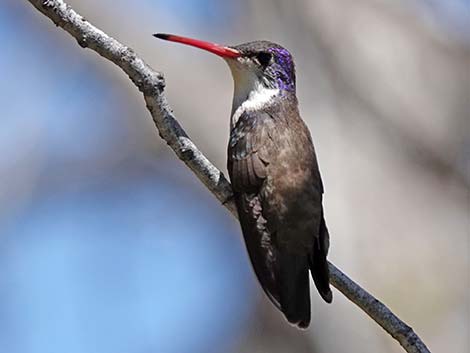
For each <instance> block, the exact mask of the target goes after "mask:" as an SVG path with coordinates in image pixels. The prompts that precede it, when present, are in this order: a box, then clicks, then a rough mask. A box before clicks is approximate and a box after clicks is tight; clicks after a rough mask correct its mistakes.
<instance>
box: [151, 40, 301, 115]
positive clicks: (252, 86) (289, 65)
mask: <svg viewBox="0 0 470 353" xmlns="http://www.w3.org/2000/svg"><path fill="white" fill-rule="evenodd" d="M154 36H155V37H157V38H160V39H165V40H169V41H172V42H178V43H182V44H186V45H191V46H194V47H197V48H200V49H204V50H207V51H209V52H211V53H214V54H216V55H218V56H220V57H222V58H223V59H225V61H226V62H227V64H228V65H229V67H230V70H231V71H232V76H233V79H234V83H235V92H234V109H236V108H237V107H238V106H240V105H241V104H243V102H247V101H251V104H252V105H258V106H259V105H261V104H265V103H267V102H269V100H271V99H272V98H273V97H275V96H277V95H283V94H286V93H293V94H295V67H294V60H293V59H292V55H291V54H290V53H289V51H288V50H287V49H285V48H283V47H282V46H280V45H278V44H275V43H272V42H268V41H255V42H249V43H244V44H240V45H235V46H223V45H219V44H215V43H210V42H204V41H200V40H197V39H191V38H186V37H180V36H175V35H172V34H162V33H158V34H154Z"/></svg>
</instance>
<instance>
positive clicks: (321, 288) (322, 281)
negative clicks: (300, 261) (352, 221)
mask: <svg viewBox="0 0 470 353" xmlns="http://www.w3.org/2000/svg"><path fill="white" fill-rule="evenodd" d="M329 243H330V236H329V234H328V229H327V228H326V223H325V219H322V222H321V224H320V234H319V238H318V241H316V242H315V245H314V247H313V253H312V254H311V256H310V258H309V263H310V271H311V273H312V278H313V282H314V283H315V287H317V289H318V292H319V293H320V295H321V297H322V298H323V299H324V300H325V301H326V302H327V303H331V302H332V301H333V293H332V292H331V289H330V271H329V270H328V261H327V260H326V255H327V254H328V248H329V245H330V244H329Z"/></svg>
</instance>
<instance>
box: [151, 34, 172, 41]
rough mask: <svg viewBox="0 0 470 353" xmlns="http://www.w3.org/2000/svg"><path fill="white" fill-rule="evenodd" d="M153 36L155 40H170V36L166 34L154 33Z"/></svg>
mask: <svg viewBox="0 0 470 353" xmlns="http://www.w3.org/2000/svg"><path fill="white" fill-rule="evenodd" d="M153 36H154V37H155V38H159V39H164V40H168V38H170V35H169V34H166V33H155V34H153Z"/></svg>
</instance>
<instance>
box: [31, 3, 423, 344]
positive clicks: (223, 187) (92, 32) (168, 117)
mask: <svg viewBox="0 0 470 353" xmlns="http://www.w3.org/2000/svg"><path fill="white" fill-rule="evenodd" d="M28 1H29V2H30V3H31V4H33V6H34V7H36V9H38V10H39V11H40V12H41V13H43V14H44V15H45V16H47V17H48V18H50V19H51V20H52V21H53V22H54V23H55V24H56V25H57V26H58V27H61V28H63V29H64V30H66V31H67V32H68V33H70V34H71V35H72V36H73V37H74V38H75V39H76V40H77V42H78V44H79V45H80V46H82V47H84V48H90V49H92V50H94V51H95V52H97V53H98V54H99V55H101V56H103V57H105V58H106V59H108V60H110V61H112V62H113V63H114V64H116V65H117V66H119V67H120V68H121V69H122V70H123V71H124V72H125V73H126V74H127V75H128V76H129V78H130V79H131V80H132V82H134V84H135V85H136V86H137V88H138V89H139V90H140V91H141V92H142V93H143V95H144V99H145V102H146V104H147V108H148V110H149V111H150V114H151V115H152V118H153V121H154V122H155V125H156V126H157V129H158V131H159V134H160V136H161V137H162V138H163V139H164V140H165V141H166V142H167V144H168V145H169V146H170V147H171V148H172V149H173V151H175V153H176V155H177V156H178V158H179V159H180V160H182V161H183V162H184V163H186V165H187V166H188V167H189V169H191V170H192V171H193V172H194V173H195V174H196V176H197V177H198V178H199V179H200V180H201V181H202V182H203V183H204V185H205V186H206V187H207V188H208V189H209V190H210V191H211V192H212V194H214V195H215V197H217V199H218V200H219V201H220V202H221V204H222V205H223V206H225V207H226V208H227V209H228V210H229V211H230V212H231V213H232V214H233V215H234V216H235V217H237V211H236V208H235V205H234V202H233V200H232V195H233V193H232V187H231V185H230V183H229V182H228V181H227V179H226V178H225V176H224V175H223V173H222V172H221V171H220V170H218V169H217V168H216V167H215V166H214V165H213V164H212V163H211V162H210V161H209V160H208V159H207V158H206V157H205V156H204V155H203V154H202V153H201V151H199V149H198V148H197V147H196V145H195V144H194V143H193V142H192V141H191V140H190V138H189V137H188V135H187V134H186V132H185V131H184V130H183V128H182V127H181V125H180V124H179V123H178V121H177V120H176V118H175V116H174V115H173V113H172V110H171V108H170V106H169V105H168V102H167V100H166V97H165V95H164V87H165V81H164V79H163V75H162V74H160V73H158V72H156V71H154V70H153V69H152V68H150V66H148V65H147V64H146V63H145V62H144V61H143V60H142V59H141V58H139V57H138V56H137V55H136V54H135V53H134V51H133V50H132V49H130V48H129V47H126V46H124V45H123V44H121V43H120V42H118V41H117V40H115V39H113V38H111V37H110V36H108V35H107V34H105V33H104V32H103V31H101V30H99V29H98V28H96V27H95V26H93V25H91V24H90V23H89V22H88V21H86V20H85V19H84V18H83V17H82V16H81V15H79V14H78V13H76V12H75V11H74V10H73V9H72V8H71V7H70V6H69V5H67V4H66V3H64V2H63V1H61V0H28ZM330 280H331V283H332V285H333V286H334V287H336V288H337V289H338V290H339V291H340V292H342V293H343V294H344V295H345V296H346V297H347V298H348V299H350V300H351V301H352V302H353V303H355V304H356V305H357V306H359V307H360V308H361V309H362V310H364V312H366V313H367V315H369V316H370V317H371V318H372V319H373V320H375V321H376V322H377V323H378V324H379V325H380V326H382V327H383V328H384V330H385V331H387V332H388V333H389V334H390V335H391V336H392V337H393V338H395V339H396V340H397V341H398V342H400V344H401V345H402V346H403V348H404V349H405V350H406V351H407V352H409V353H429V350H428V349H427V347H426V346H425V344H424V343H423V342H422V341H421V339H420V338H419V337H418V336H417V335H416V333H414V331H413V329H412V328H411V327H409V326H408V325H407V324H405V323H404V322H403V321H401V320H400V319H399V318H398V317H397V316H396V315H395V314H393V313H392V312H391V311H390V309H388V308H387V307H386V306H385V305H384V304H382V303H381V302H380V301H378V300H377V299H376V298H374V297H373V296H372V295H370V294H369V293H367V292H366V291H365V290H364V289H362V288H361V287H360V286H359V285H358V284H356V283H355V282H354V281H352V280H351V279H350V278H349V277H348V276H346V275H345V274H344V273H343V272H341V271H340V270H339V269H338V268H337V267H336V266H334V265H333V264H331V263H330Z"/></svg>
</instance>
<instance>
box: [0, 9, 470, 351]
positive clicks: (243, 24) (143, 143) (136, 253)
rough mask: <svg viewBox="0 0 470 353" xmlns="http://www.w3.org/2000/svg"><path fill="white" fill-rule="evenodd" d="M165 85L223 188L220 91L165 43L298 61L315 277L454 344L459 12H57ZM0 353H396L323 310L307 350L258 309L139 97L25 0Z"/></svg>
mask: <svg viewBox="0 0 470 353" xmlns="http://www.w3.org/2000/svg"><path fill="white" fill-rule="evenodd" d="M69 4H70V5H72V7H73V8H75V9H76V10H77V11H78V12H80V13H81V14H82V15H83V16H84V17H85V18H86V19H87V20H90V21H91V22H92V23H94V24H95V25H97V26H98V27H99V28H101V29H102V30H104V31H105V32H107V33H108V34H109V35H111V36H113V37H115V38H116V39H118V40H120V41H121V42H123V43H124V44H126V45H129V46H131V47H132V48H133V49H134V50H136V52H137V53H138V54H139V55H141V56H142V57H143V58H144V59H145V60H146V61H147V62H148V63H149V64H150V65H151V66H152V67H154V68H155V69H157V70H160V71H163V72H164V73H165V77H166V80H167V81H166V82H167V96H168V99H169V101H170V104H171V105H172V108H173V109H174V110H175V113H176V116H177V117H178V118H179V120H180V122H181V124H182V125H183V126H184V128H185V129H186V131H187V132H188V133H189V135H190V136H191V137H192V138H193V140H194V142H195V143H196V144H197V145H198V146H199V147H200V148H201V150H202V151H203V152H204V153H205V154H206V155H207V156H208V157H209V158H210V159H211V160H212V161H213V162H214V163H215V164H216V165H217V166H218V167H219V168H220V169H222V170H223V171H225V158H226V157H225V151H226V144H227V140H228V122H229V114H230V107H231V96H232V79H231V77H230V73H229V70H228V69H227V67H226V65H225V63H224V62H223V61H222V60H220V59H219V58H217V57H215V56H212V55H210V54H208V53H206V52H203V51H199V50H196V49H193V48H188V47H184V46H180V45H174V44H170V43H165V42H162V41H157V40H155V39H154V38H153V37H152V36H151V34H152V33H155V32H169V33H176V34H181V35H187V36H192V37H196V38H201V39H206V40H211V41H215V42H220V43H226V44H238V43H242V42H247V41H251V40H255V39H267V40H271V41H274V42H278V43H280V44H282V45H284V46H286V47H287V48H289V49H290V51H291V52H292V54H293V55H294V57H295V59H296V64H297V78H298V84H297V89H298V96H299V100H300V108H301V112H302V116H303V118H304V119H305V120H306V122H307V124H308V126H309V127H310V130H311V132H312V135H313V138H314V140H315V145H316V149H317V154H318V157H319V161H320V167H321V171H322V175H323V179H324V184H325V189H326V193H325V207H326V216H327V223H328V226H329V228H330V233H331V238H332V239H331V252H330V259H331V260H332V261H333V262H334V263H335V264H336V265H338V266H339V267H340V268H342V269H343V270H344V271H345V272H346V273H348V274H349V275H350V276H351V277H352V278H353V279H355V280H356V281H357V282H358V283H360V284H361V285H363V286H364V287H365V288H366V289H368V290H369V291H370V292H371V293H372V294H374V295H375V296H377V297H378V298H380V299H381V300H383V301H384V302H385V303H386V304H387V305H388V306H389V307H390V308H391V309H392V310H393V311H394V312H395V313H396V314H398V315H399V316H400V317H401V318H402V319H403V320H405V321H406V322H407V323H408V324H410V325H411V326H412V327H413V328H414V329H415V330H416V332H417V333H418V334H419V335H420V336H421V337H422V338H423V340H424V341H425V342H426V344H427V345H428V346H429V348H430V349H431V351H433V352H455V353H460V352H461V353H464V352H469V351H470V344H469V330H470V327H469V321H470V309H469V305H470V304H469V303H470V298H469V288H470V283H469V281H470V279H469V277H470V276H469V247H470V242H469V237H470V234H469V233H470V221H469V215H470V207H469V185H470V170H469V164H470V159H469V155H470V2H469V1H468V0H415V1H403V0H401V1H400V0H399V1H396V0H395V1H391V0H358V1H347V0H296V1H281V0H274V1H268V0H256V1H255V0H238V1H217V0H193V1H183V0H154V1H150V0H137V1H133V2H130V1H123V0H102V1H93V0H69ZM0 41H1V43H2V49H3V50H2V54H1V55H0V68H1V74H2V79H1V81H0V106H1V109H2V114H1V115H2V127H1V128H0V269H1V270H0V347H1V348H0V349H1V352H5V353H40V352H41V353H42V352H47V353H54V352H71V353H74V352H77V353H81V352H87V353H93V352H96V353H98V352H99V353H107V352H109V353H111V352H113V353H114V352H126V353H147V352H158V353H172V352H175V353H176V352H178V353H181V352H182V353H184V352H196V353H197V352H209V353H210V352H250V353H262V352H274V353H277V352H279V353H280V352H287V351H288V352H299V353H303V352H317V353H322V352H324V353H326V352H366V353H367V352H402V350H401V348H400V347H399V345H398V344H397V343H396V342H395V341H394V340H393V339H391V338H390V337H389V336H388V335H387V334H385V333H384V331H382V329H381V328H379V327H378V326H377V325H376V324H375V323H374V322H372V321H371V320H370V319H369V318H368V317H367V316H366V315H365V314H364V313H363V312H361V311H360V310H359V309H357V308H356V307H355V305H354V304H352V303H350V302H349V301H348V300H346V299H345V298H344V297H343V296H342V295H341V294H340V293H338V292H337V291H335V293H334V295H335V297H334V302H333V304H332V305H326V304H324V303H323V302H322V301H321V300H320V299H319V296H318V295H317V294H316V292H315V291H312V301H313V321H312V325H311V328H310V329H309V330H308V331H306V332H299V331H297V330H296V329H294V328H292V327H290V326H289V325H287V324H286V322H285V321H284V319H283V318H282V317H281V315H280V314H279V313H278V312H276V310H275V309H274V308H273V307H272V305H270V303H269V302H268V301H267V300H266V298H265V296H264V295H263V294H262V293H261V292H260V287H259V286H258V284H257V283H256V281H255V279H254V275H253V273H252V270H251V268H250V265H249V262H248V259H247V255H246V253H245V249H244V244H243V243H242V238H241V233H240V231H239V226H238V224H237V223H236V221H235V220H234V219H233V218H232V217H231V216H230V215H229V213H228V212H227V211H225V210H224V209H223V208H222V207H221V206H220V205H219V204H218V202H217V201H216V200H215V199H214V198H213V197H212V196H211V195H210V194H209V192H207V191H206V190H205V189H204V187H203V186H202V185H201V183H200V182H199V181H198V180H196V178H195V177H194V175H192V173H191V172H190V171H189V170H188V169H187V168H186V167H185V166H184V165H183V164H182V163H181V162H179V161H178V160H177V159H176V158H175V156H174V154H173V152H172V151H171V150H169V148H168V147H167V146H166V144H165V143H164V142H162V140H161V139H160V138H159V136H158V133H157V131H156V129H155V127H154V125H153V122H152V120H151V117H150V115H149V113H148V112H147V111H146V109H145V105H144V101H143V97H142V96H141V94H140V93H139V92H138V91H137V90H136V88H135V87H134V86H133V85H132V84H131V82H130V81H129V80H128V79H127V77H126V76H125V75H124V74H123V73H122V72H121V71H120V70H119V69H117V68H116V67H115V66H114V65H112V64H111V63H109V62H108V61H106V60H104V59H103V58H101V57H99V56H98V55H96V54H95V53H94V52H92V51H90V50H83V49H82V48H80V47H79V46H78V45H77V44H76V42H75V40H73V39H72V38H71V37H70V36H69V35H68V34H66V33H65V32H64V31H63V30H61V29H58V28H56V27H55V26H54V25H53V24H52V23H51V22H50V20H49V19H46V18H45V17H44V16H43V15H41V14H40V13H39V12H37V11H36V10H35V9H34V8H33V7H32V6H31V5H30V4H29V3H28V2H27V1H17V0H2V1H1V3H0Z"/></svg>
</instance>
